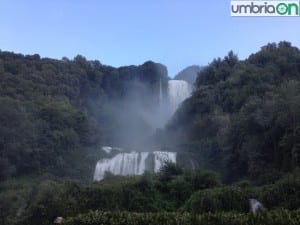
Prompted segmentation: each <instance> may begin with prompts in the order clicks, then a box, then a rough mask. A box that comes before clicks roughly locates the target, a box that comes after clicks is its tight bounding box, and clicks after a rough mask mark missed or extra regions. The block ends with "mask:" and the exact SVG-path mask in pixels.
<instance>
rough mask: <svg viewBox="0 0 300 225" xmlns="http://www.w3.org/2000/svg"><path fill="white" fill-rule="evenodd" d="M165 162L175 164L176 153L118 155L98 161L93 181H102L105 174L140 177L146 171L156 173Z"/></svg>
mask: <svg viewBox="0 0 300 225" xmlns="http://www.w3.org/2000/svg"><path fill="white" fill-rule="evenodd" d="M150 157H154V160H151V158H150ZM166 161H170V162H174V163H176V152H161V151H156V152H130V153H119V154H117V155H115V156H114V157H113V158H111V159H101V160H99V161H98V163H97V165H96V169H95V172H94V180H96V181H100V180H102V179H103V178H104V175H105V172H110V173H112V174H115V175H122V176H128V175H141V174H143V173H144V172H145V171H146V170H149V171H151V170H152V171H153V172H158V171H159V169H160V168H161V167H162V166H163V165H164V163H165V162H166Z"/></svg>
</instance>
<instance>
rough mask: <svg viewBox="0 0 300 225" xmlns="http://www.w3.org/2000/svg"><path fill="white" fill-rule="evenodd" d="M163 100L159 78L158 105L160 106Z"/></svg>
mask: <svg viewBox="0 0 300 225" xmlns="http://www.w3.org/2000/svg"><path fill="white" fill-rule="evenodd" d="M162 102H163V93H162V85H161V78H160V79H159V107H161V106H162Z"/></svg>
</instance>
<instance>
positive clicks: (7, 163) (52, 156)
mask: <svg viewBox="0 0 300 225" xmlns="http://www.w3.org/2000/svg"><path fill="white" fill-rule="evenodd" d="M160 80H161V81H162V83H163V87H164V90H165V89H166V82H167V71H166V68H165V67H164V66H162V65H160V64H156V63H153V62H146V63H145V64H143V65H141V66H138V67H137V66H129V67H121V68H113V67H109V66H105V65H101V63H100V62H99V61H87V60H86V59H85V58H84V57H83V56H80V55H78V56H76V57H75V58H74V59H73V60H69V59H67V58H63V59H62V60H54V59H48V58H43V59H41V58H40V56H39V55H32V56H24V55H22V54H14V53H10V52H1V51H0V87H1V88H0V181H1V180H5V179H7V178H9V177H12V176H20V175H28V174H32V173H34V174H36V173H45V172H49V173H52V174H55V175H57V176H61V177H62V176H66V177H72V178H79V179H85V178H86V179H87V180H90V179H91V177H92V176H91V173H92V172H93V170H94V165H95V163H96V161H97V160H98V159H99V158H100V157H101V151H97V149H98V150H99V146H101V145H103V144H111V142H114V143H115V142H116V141H117V140H116V139H117V137H115V133H116V132H115V130H116V129H117V127H118V124H116V123H117V122H116V120H117V119H116V117H118V116H120V113H115V115H111V114H110V115H109V114H108V112H107V111H104V110H103V108H104V107H103V105H107V104H108V103H109V102H112V101H116V100H115V99H117V100H118V101H122V99H123V98H125V97H126V96H127V94H128V93H130V94H132V92H134V91H135V92H138V93H139V95H141V98H144V100H145V101H144V102H143V103H144V107H145V108H146V109H149V110H151V109H150V108H149V102H151V101H152V102H155V101H158V88H159V81H160ZM140 83H142V84H143V86H140V85H139V84H140ZM148 92H153V95H152V96H154V97H153V99H145V98H146V97H147V96H149V95H148ZM155 95H156V97H157V98H155ZM147 100H148V102H147ZM157 104H158V103H157ZM147 107H148V108H147ZM115 111H116V110H115ZM120 111H121V109H120ZM110 113H112V112H110ZM137 120H138V118H137ZM115 144H116V143H115ZM99 154H100V155H99Z"/></svg>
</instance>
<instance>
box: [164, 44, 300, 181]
mask: <svg viewBox="0 0 300 225" xmlns="http://www.w3.org/2000/svg"><path fill="white" fill-rule="evenodd" d="M299 62H300V50H299V49H297V48H296V47H293V46H291V44H290V43H288V42H280V43H279V44H268V45H267V46H265V47H262V49H261V51H259V52H257V53H255V54H253V55H251V56H250V57H249V58H248V59H246V60H238V59H237V57H236V56H235V55H234V54H233V53H232V52H230V53H229V54H228V56H226V57H225V58H224V59H220V58H218V59H215V60H214V61H213V62H212V63H211V64H209V65H208V66H207V67H206V68H204V69H203V70H202V71H201V72H200V73H199V75H198V78H197V82H196V90H195V91H194V93H193V95H192V97H191V98H189V99H187V100H186V101H185V102H184V104H182V106H181V108H180V109H178V111H177V112H176V114H175V116H174V117H173V118H172V120H171V121H170V123H169V124H168V125H167V128H166V134H165V136H166V140H167V141H165V143H168V145H169V146H168V147H169V148H176V145H177V146H186V147H185V151H188V152H190V153H191V155H192V156H193V157H195V158H196V159H197V160H198V162H199V163H200V166H202V167H205V168H210V169H214V170H216V171H218V172H220V173H221V174H222V177H223V179H224V180H226V181H227V182H232V181H237V180H240V179H251V180H255V181H257V182H260V183H261V182H262V181H263V180H264V179H265V177H266V176H267V175H270V174H276V173H278V174H279V173H284V172H288V171H292V170H294V169H296V168H297V167H299V165H300V164H299V162H300V161H299V155H300V154H299V146H300V145H299V143H300V140H299V137H300V135H299V131H300V129H299V127H300V63H299ZM168 140H169V141H168ZM173 145H175V146H173ZM179 148H181V147H179ZM183 151H184V150H183Z"/></svg>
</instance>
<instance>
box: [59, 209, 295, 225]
mask: <svg viewBox="0 0 300 225" xmlns="http://www.w3.org/2000/svg"><path fill="white" fill-rule="evenodd" d="M299 222H300V212H299V210H298V211H287V210H276V211H270V212H263V213H262V214H259V215H254V214H240V213H215V214H211V213H209V214H200V215H195V214H178V213H128V212H101V211H91V212H89V213H87V214H82V215H78V216H76V217H73V218H68V219H67V220H66V221H65V222H64V223H65V224H66V225H79V224H80V225H100V224H111V225H137V224H139V225H180V224H192V225H240V224H243V225H257V224H261V225H274V224H277V225H286V224H298V223H299Z"/></svg>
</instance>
